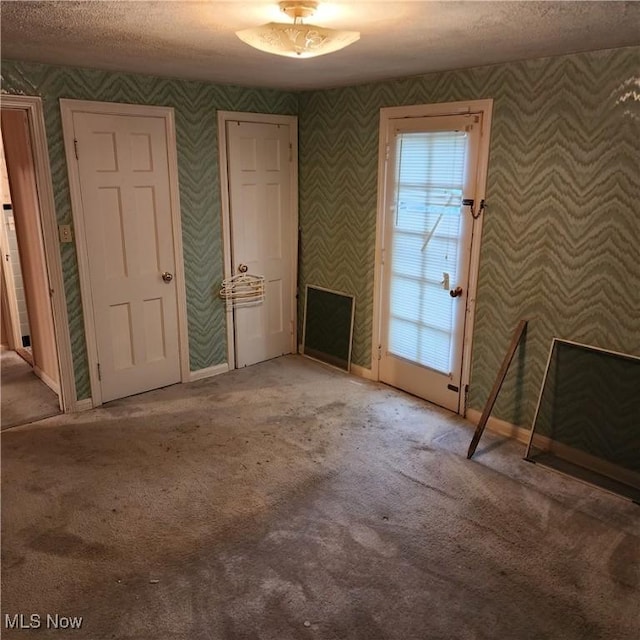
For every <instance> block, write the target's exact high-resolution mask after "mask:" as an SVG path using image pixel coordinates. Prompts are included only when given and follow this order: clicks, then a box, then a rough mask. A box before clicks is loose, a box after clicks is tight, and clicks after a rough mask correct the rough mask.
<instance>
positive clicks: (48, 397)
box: [0, 350, 60, 429]
mask: <svg viewBox="0 0 640 640" xmlns="http://www.w3.org/2000/svg"><path fill="white" fill-rule="evenodd" d="M0 370H1V371H2V381H1V386H0V398H1V406H0V423H1V425H2V429H7V428H9V427H13V426H16V425H21V424H27V423H29V422H35V421H36V420H42V418H47V417H49V416H54V415H56V414H57V413H60V405H59V403H58V396H57V395H56V394H55V393H54V392H53V391H51V389H49V387H47V385H46V384H45V383H44V382H42V380H40V378H38V376H36V375H35V373H33V369H32V368H31V366H30V365H28V364H27V363H26V362H25V361H24V360H23V359H22V358H21V357H20V356H19V355H18V354H17V353H16V352H15V351H8V350H2V351H1V352H0Z"/></svg>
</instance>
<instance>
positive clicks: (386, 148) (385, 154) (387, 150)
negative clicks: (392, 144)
mask: <svg viewBox="0 0 640 640" xmlns="http://www.w3.org/2000/svg"><path fill="white" fill-rule="evenodd" d="M389 153H390V151H389V145H387V146H386V147H385V150H384V159H385V160H388V159H389Z"/></svg>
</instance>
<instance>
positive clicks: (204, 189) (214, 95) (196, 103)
mask: <svg viewBox="0 0 640 640" xmlns="http://www.w3.org/2000/svg"><path fill="white" fill-rule="evenodd" d="M1 73H2V91H4V92H7V93H16V94H24V95H30V96H41V97H42V100H43V104H44V110H45V120H46V128H47V137H48V143H49V154H50V157H51V171H52V175H53V186H54V193H55V204H56V214H57V217H58V222H59V223H60V224H68V223H70V222H71V219H72V218H71V204H70V200H69V185H68V180H67V167H66V162H65V159H64V148H63V141H62V124H61V120H60V107H59V103H58V100H59V98H75V99H83V100H102V101H108V102H128V103H140V104H150V105H164V106H171V107H174V109H175V118H176V135H177V146H178V170H179V185H180V205H181V211H182V233H183V243H184V261H185V272H186V285H187V314H188V325H189V354H190V366H191V370H192V371H196V370H198V369H202V368H205V367H209V366H212V365H215V364H219V363H221V362H225V361H226V358H227V353H226V330H225V316H224V309H223V305H222V303H221V302H220V301H219V300H218V299H217V297H216V291H215V288H216V285H218V284H219V283H220V281H221V279H222V268H223V267H222V232H221V226H220V189H219V175H218V141H217V130H216V129H217V122H216V117H217V116H216V110H218V109H223V110H229V111H253V112H261V113H281V114H295V113H297V105H298V101H297V96H296V95H295V94H292V93H285V92H281V91H271V90H265V89H255V90H253V89H246V88H242V87H236V86H228V85H214V84H207V83H201V82H190V81H184V80H171V79H165V78H156V77H151V76H141V75H129V74H123V73H109V72H105V71H95V70H87V69H71V68H66V67H54V66H48V65H42V64H32V63H23V62H14V61H8V60H3V61H2V70H1ZM61 251H62V262H63V270H64V276H65V292H66V297H67V308H68V312H69V330H70V334H71V341H72V351H73V359H74V369H75V378H76V391H77V394H78V398H79V399H83V398H87V397H89V396H90V388H89V375H88V371H87V355H86V346H85V336H84V326H83V318H82V307H81V301H80V287H79V281H78V267H77V262H76V254H75V247H74V245H67V244H65V245H61Z"/></svg>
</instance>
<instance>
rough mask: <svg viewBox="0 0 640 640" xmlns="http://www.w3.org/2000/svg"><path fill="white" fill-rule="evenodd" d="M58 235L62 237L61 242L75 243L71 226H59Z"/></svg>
mask: <svg viewBox="0 0 640 640" xmlns="http://www.w3.org/2000/svg"><path fill="white" fill-rule="evenodd" d="M58 234H59V235H60V242H73V233H72V232H71V225H70V224H59V225H58Z"/></svg>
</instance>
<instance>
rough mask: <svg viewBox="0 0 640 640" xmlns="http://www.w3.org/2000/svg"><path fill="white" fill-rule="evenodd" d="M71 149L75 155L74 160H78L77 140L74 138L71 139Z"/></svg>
mask: <svg viewBox="0 0 640 640" xmlns="http://www.w3.org/2000/svg"><path fill="white" fill-rule="evenodd" d="M73 149H74V151H75V153H76V160H79V156H78V139H77V138H74V139H73Z"/></svg>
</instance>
